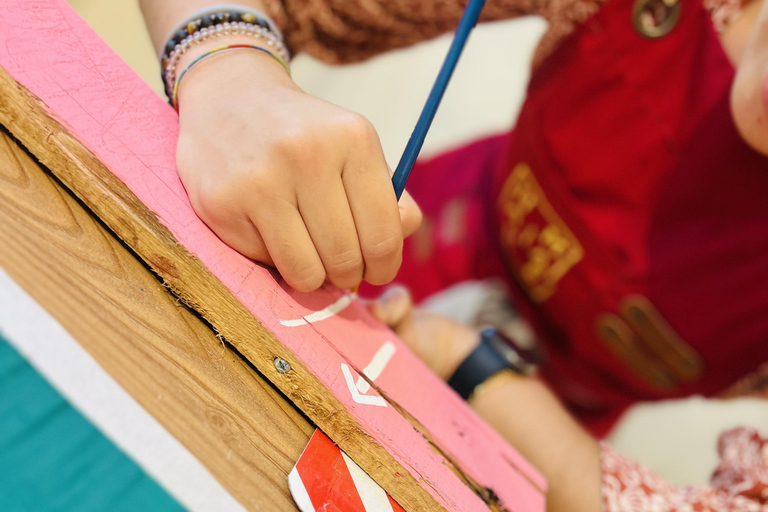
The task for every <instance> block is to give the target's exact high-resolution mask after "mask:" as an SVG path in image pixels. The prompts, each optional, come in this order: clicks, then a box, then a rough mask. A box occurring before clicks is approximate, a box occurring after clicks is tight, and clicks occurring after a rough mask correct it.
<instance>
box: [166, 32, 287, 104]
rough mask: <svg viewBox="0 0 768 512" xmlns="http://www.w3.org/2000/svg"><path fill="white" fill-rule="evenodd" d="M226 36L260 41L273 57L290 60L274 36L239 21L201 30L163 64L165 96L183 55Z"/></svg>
mask: <svg viewBox="0 0 768 512" xmlns="http://www.w3.org/2000/svg"><path fill="white" fill-rule="evenodd" d="M227 35H245V36H249V37H253V38H255V39H261V40H263V41H264V42H265V43H266V46H267V48H266V49H267V50H270V51H272V52H273V53H275V55H276V56H277V57H280V59H282V60H283V61H286V62H287V61H288V60H290V54H289V53H288V50H287V49H286V48H285V45H283V43H282V41H280V40H278V39H277V38H276V36H275V35H273V34H272V33H270V32H268V31H267V30H265V29H264V28H262V27H259V26H253V25H250V24H247V23H245V22H242V21H241V22H239V23H228V22H227V23H223V24H220V25H215V26H210V27H207V28H202V29H201V30H199V31H197V32H195V33H194V34H192V35H191V36H189V37H188V38H186V39H184V40H182V42H181V43H180V44H178V45H176V47H175V48H174V50H173V51H172V52H171V54H170V56H169V57H168V58H167V59H166V60H164V62H163V66H164V67H163V80H164V81H165V89H166V94H167V95H168V97H169V98H170V96H171V91H172V88H173V84H174V83H175V82H176V78H177V75H176V70H177V68H178V64H179V61H180V60H181V58H182V57H183V56H184V54H185V53H186V52H187V51H189V50H190V49H191V48H192V47H193V46H195V45H197V44H200V43H202V42H204V41H207V40H209V39H213V38H218V37H222V36H227Z"/></svg>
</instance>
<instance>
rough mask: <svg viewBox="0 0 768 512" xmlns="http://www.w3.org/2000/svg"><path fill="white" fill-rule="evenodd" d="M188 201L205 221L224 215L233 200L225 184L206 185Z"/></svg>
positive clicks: (214, 220) (216, 219)
mask: <svg viewBox="0 0 768 512" xmlns="http://www.w3.org/2000/svg"><path fill="white" fill-rule="evenodd" d="M190 201H191V202H192V204H193V206H194V207H195V211H196V212H197V213H198V215H200V217H201V218H202V219H203V220H205V221H206V222H208V221H210V222H216V221H218V220H220V219H222V218H223V217H225V216H226V215H227V214H228V213H229V212H230V210H231V208H232V204H233V201H234V194H233V193H232V190H231V189H230V188H228V187H225V186H213V187H206V188H205V189H203V190H201V191H200V192H199V193H198V194H195V197H194V199H193V198H192V196H190Z"/></svg>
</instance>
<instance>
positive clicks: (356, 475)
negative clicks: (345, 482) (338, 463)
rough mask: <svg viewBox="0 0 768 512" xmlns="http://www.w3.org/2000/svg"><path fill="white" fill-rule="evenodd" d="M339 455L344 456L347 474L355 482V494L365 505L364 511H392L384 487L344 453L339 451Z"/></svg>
mask: <svg viewBox="0 0 768 512" xmlns="http://www.w3.org/2000/svg"><path fill="white" fill-rule="evenodd" d="M341 456H342V457H344V462H345V463H346V465H347V469H348V470H349V474H350V476H351V477H352V481H353V482H354V483H355V488H356V489H357V494H358V496H360V501H362V502H363V506H365V512H394V511H393V510H392V505H390V504H389V499H387V493H386V492H384V489H382V488H381V487H379V484H377V483H376V482H374V481H373V479H372V478H371V477H370V476H368V474H367V473H366V472H365V471H363V470H362V469H360V466H358V465H357V464H355V463H354V461H353V460H352V459H350V458H349V456H348V455H347V454H346V453H344V452H341Z"/></svg>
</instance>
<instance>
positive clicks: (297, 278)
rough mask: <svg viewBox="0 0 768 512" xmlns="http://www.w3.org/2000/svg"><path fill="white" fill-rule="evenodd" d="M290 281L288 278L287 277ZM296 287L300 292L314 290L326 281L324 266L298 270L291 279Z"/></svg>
mask: <svg viewBox="0 0 768 512" xmlns="http://www.w3.org/2000/svg"><path fill="white" fill-rule="evenodd" d="M286 280H287V281H288V279H286ZM288 282H289V283H290V285H291V286H293V288H294V289H296V290H297V291H300V292H312V291H315V290H317V289H318V288H320V287H321V286H322V285H323V283H324V282H325V272H324V271H323V269H322V268H312V269H311V270H304V271H301V272H298V273H297V274H296V275H294V276H293V277H292V278H291V279H290V280H289V281H288Z"/></svg>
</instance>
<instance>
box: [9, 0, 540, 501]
mask: <svg viewBox="0 0 768 512" xmlns="http://www.w3.org/2000/svg"><path fill="white" fill-rule="evenodd" d="M0 12H2V13H3V14H2V16H3V17H4V18H6V19H9V20H12V21H13V23H12V24H5V25H4V26H3V27H2V28H3V30H0V42H2V43H3V45H0V48H4V49H3V50H0V66H1V67H2V68H4V69H5V72H4V73H0V122H2V123H3V124H5V125H6V126H7V127H8V128H9V129H10V130H11V131H12V132H13V133H14V134H15V135H16V136H17V137H18V138H19V139H20V140H22V141H23V143H24V144H25V145H26V146H27V147H28V148H29V149H30V150H31V151H32V152H33V153H34V154H35V155H36V156H37V157H38V158H39V159H40V160H41V161H43V162H44V163H45V164H46V165H48V166H49V167H50V168H51V169H52V170H53V172H54V173H55V174H56V175H57V176H59V177H60V179H61V180H62V181H63V182H64V183H65V184H66V185H67V186H68V187H69V188H70V189H71V190H72V191H74V192H75V193H76V194H77V195H78V196H79V197H80V198H81V199H82V200H83V201H84V202H85V203H86V204H87V205H88V206H89V208H91V209H92V210H93V211H94V212H95V213H96V214H97V215H98V216H99V217H100V218H101V219H102V220H103V221H104V222H105V223H106V224H107V225H108V226H110V228H111V229H112V230H113V231H114V232H116V233H117V234H118V236H120V237H121V238H122V239H123V240H124V241H126V243H127V244H128V245H129V246H131V248H132V249H133V250H134V251H136V253H137V254H139V255H140V257H141V258H142V259H144V260H145V261H146V262H147V264H148V265H150V266H151V267H152V268H153V269H154V270H155V271H156V272H157V273H158V274H159V275H161V276H162V277H163V279H164V280H165V281H166V284H167V285H168V286H169V287H170V288H171V289H172V290H173V291H174V293H176V294H178V296H179V297H180V298H181V299H182V300H183V301H184V302H186V303H187V304H189V305H190V306H192V307H193V308H194V309H195V310H197V311H198V312H200V314H202V315H203V316H204V317H205V318H206V319H207V320H208V321H210V322H211V324H212V325H213V326H214V327H215V328H216V329H217V330H218V331H219V332H220V333H221V334H222V335H223V336H224V337H226V339H227V340H229V341H230V342H231V343H232V344H233V345H235V347H237V349H238V350H239V351H240V352H241V353H242V354H244V355H245V356H246V357H247V358H248V360H249V361H251V362H252V363H253V364H254V365H255V366H256V367H257V368H259V370H260V371H261V372H263V373H264V374H265V375H266V376H267V377H268V378H269V379H270V380H271V381H272V382H273V383H275V385H276V386H277V387H278V388H280V389H281V390H282V391H283V392H284V393H285V394H286V395H288V396H289V397H290V399H291V400H292V401H294V403H295V404H296V405H297V406H298V407H300V408H301V409H302V410H303V411H304V412H305V413H306V414H307V415H308V416H309V417H310V418H311V419H312V420H313V421H314V422H316V423H317V424H318V425H319V426H320V427H321V428H323V430H325V431H326V433H327V434H328V435H329V436H330V437H331V438H332V439H333V440H334V441H335V442H337V443H338V444H339V445H340V446H341V447H342V448H343V449H344V450H345V451H346V452H347V453H349V454H350V456H351V457H352V458H353V459H354V460H355V461H356V462H357V463H358V464H359V465H360V466H361V467H363V468H364V469H365V470H366V471H368V472H369V473H370V474H371V476H373V477H374V479H376V480H377V481H378V482H379V483H380V484H381V485H382V486H383V487H384V488H385V489H386V490H387V491H389V492H390V494H391V495H392V496H393V497H394V498H395V499H397V500H398V501H399V502H400V503H401V504H403V505H404V506H405V507H406V508H407V509H412V510H452V511H453V510H457V511H459V510H460V511H462V512H465V511H474V510H476V511H481V510H487V507H486V505H485V504H484V502H483V500H481V499H480V498H479V497H478V495H482V496H483V497H484V498H485V499H486V500H487V501H489V502H491V503H492V504H493V505H494V506H495V500H494V499H493V494H494V493H495V495H496V496H498V497H499V498H500V502H501V503H503V504H504V506H505V507H506V508H508V509H509V510H513V511H515V512H527V511H533V510H541V509H542V508H543V497H542V494H541V492H540V490H539V489H540V488H543V487H544V483H543V481H542V479H541V477H540V476H539V475H538V473H537V472H536V471H535V470H533V469H532V468H531V467H530V465H529V464H527V462H525V461H524V460H523V459H522V458H521V457H520V456H519V455H518V454H517V452H515V451H514V450H513V449H512V448H511V447H509V446H508V445H507V444H506V443H504V442H503V440H501V438H499V437H498V436H497V435H496V434H495V433H494V432H493V431H492V430H491V429H490V428H488V427H487V426H486V425H485V424H484V423H483V422H481V421H480V420H479V419H478V418H477V417H476V416H475V415H474V413H473V412H472V411H471V410H470V409H469V408H468V407H467V406H466V404H464V403H463V402H462V401H461V400H460V399H459V398H458V397H457V396H456V395H455V394H454V393H452V392H450V391H449V390H448V389H447V387H446V386H445V385H444V383H442V382H441V381H439V379H437V378H436V377H434V376H433V375H432V374H431V373H430V372H429V371H428V370H427V369H426V367H424V366H423V365H422V364H421V362H420V361H418V359H417V358H416V357H415V356H414V355H413V354H412V353H411V352H410V351H408V350H407V348H405V347H404V346H403V345H402V344H401V343H400V342H399V340H397V339H396V338H395V337H394V335H393V334H392V333H391V332H390V331H389V330H388V329H386V328H384V327H382V326H381V325H379V324H377V323H376V322H374V321H373V320H372V319H371V318H370V316H369V315H368V314H367V312H366V311H365V310H364V308H363V307H362V306H361V305H360V304H357V303H356V302H352V303H351V304H350V305H349V306H348V307H346V308H345V309H344V310H343V312H342V313H341V314H338V315H336V316H331V317H330V318H328V319H326V320H323V321H320V322H317V323H310V322H306V321H304V322H303V323H302V319H303V318H304V317H307V315H310V314H312V313H313V312H314V311H316V310H321V309H323V308H326V307H327V306H329V305H330V304H334V303H338V302H337V301H339V300H342V301H343V300H344V298H343V296H342V293H341V292H339V291H338V290H335V289H332V288H325V289H323V290H321V291H320V292H317V293H314V294H306V295H301V294H296V293H294V292H293V291H292V290H289V289H287V288H286V287H284V286H283V285H282V284H281V283H280V282H279V281H276V280H275V276H274V275H273V274H272V273H270V271H268V270H267V269H265V268H263V267H260V266H258V265H256V264H254V263H253V262H251V261H249V260H247V259H246V258H243V257H242V256H240V255H238V254H236V253H235V252H234V251H232V250H231V249H229V248H228V247H226V246H225V245H224V244H222V243H221V242H220V241H219V240H218V239H217V238H216V237H215V236H214V235H213V234H212V233H211V232H210V231H209V230H208V229H207V228H206V227H205V226H204V225H203V224H202V223H201V222H200V221H199V219H197V217H196V216H195V215H194V212H193V211H192V210H191V208H190V206H189V203H188V201H187V198H186V194H185V193H184V190H183V187H182V186H181V184H180V182H179V180H178V177H177V176H176V173H175V166H174V155H173V151H174V146H175V138H176V134H177V125H176V117H175V114H174V112H173V111H172V110H171V109H170V108H169V107H168V106H167V105H165V104H164V103H163V102H162V101H161V100H160V99H159V98H157V96H156V95H154V94H153V93H152V92H151V91H150V90H149V89H148V88H146V87H145V86H144V85H143V84H142V83H141V81H140V80H139V79H138V78H137V77H136V76H135V75H133V73H132V72H130V70H128V68H127V67H126V66H125V65H124V64H123V63H122V62H120V61H119V60H117V59H116V57H115V56H114V54H113V53H112V52H111V51H109V49H107V48H105V47H104V46H103V44H102V43H101V42H100V41H99V40H98V38H97V37H96V36H95V35H93V34H92V33H91V32H90V31H89V30H88V28H87V27H86V26H84V24H83V23H82V20H80V19H79V18H77V17H76V15H74V14H73V13H72V11H71V10H69V8H68V6H66V5H65V4H64V3H63V2H62V1H59V0H28V1H25V2H23V3H18V2H14V1H12V0H0ZM30 93H31V94H30ZM62 124H63V125H64V126H65V127H66V128H64V127H63V126H62ZM110 171H111V172H110ZM113 173H114V174H113ZM116 176H117V178H119V179H117V178H116ZM120 180H122V182H121V181H120ZM123 182H124V183H123ZM126 186H127V187H126ZM145 205H147V206H149V208H150V209H151V210H152V211H150V210H148V209H147V208H146V207H145ZM153 212H154V214H156V215H157V217H158V218H159V220H160V222H158V220H157V219H156V218H155V216H154V215H153ZM177 241H178V242H177ZM179 244H183V246H184V247H182V246H180V245H179ZM185 248H186V249H185ZM187 249H188V250H189V251H191V252H192V253H193V254H194V257H193V256H192V255H190V254H189V253H188V252H187ZM309 318H315V319H316V318H317V317H316V316H314V317H309ZM265 327H266V329H265ZM388 343H390V344H391V345H392V346H393V347H394V349H395V350H394V354H393V355H392V357H391V359H390V361H389V363H388V365H387V367H386V368H385V370H384V371H383V373H381V375H380V376H379V377H378V378H377V379H376V381H375V385H374V387H373V388H372V389H370V390H366V391H365V392H363V391H362V390H363V389H366V388H367V386H366V385H365V382H364V381H363V382H362V383H361V385H360V386H354V385H351V384H352V383H353V382H356V381H357V380H358V374H359V373H361V372H362V371H363V369H364V368H365V367H366V365H368V363H369V362H370V361H371V359H372V358H373V356H374V354H375V353H377V351H378V350H380V349H381V348H382V347H384V346H385V345H386V344H388ZM275 357H280V358H282V359H285V360H287V361H288V362H289V363H290V365H291V367H292V370H291V371H290V372H288V373H280V372H277V371H276V369H275V366H274V364H273V360H274V358H275ZM345 368H346V374H345V371H344V369H345ZM356 389H358V390H359V392H358V391H356ZM414 390H417V392H414ZM381 395H384V397H386V398H387V399H389V400H391V401H392V403H396V404H397V407H393V406H391V405H390V406H386V403H384V404H383V405H384V406H382V401H381V398H382V396H381ZM400 409H402V410H405V411H407V413H408V414H407V415H406V416H407V417H408V419H406V417H404V416H403V415H401V414H400V413H399V412H398V410H400ZM409 420H411V421H409ZM412 423H414V424H415V426H416V427H417V429H418V431H417V430H414V428H413V426H412ZM435 446H437V447H439V449H438V450H437V451H436V450H435V449H434V448H435ZM521 473H522V474H521ZM462 482H468V483H469V484H470V485H469V486H466V485H463V484H462ZM537 487H538V488H537ZM485 488H489V489H492V491H493V493H488V492H485V490H484V489H485Z"/></svg>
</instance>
